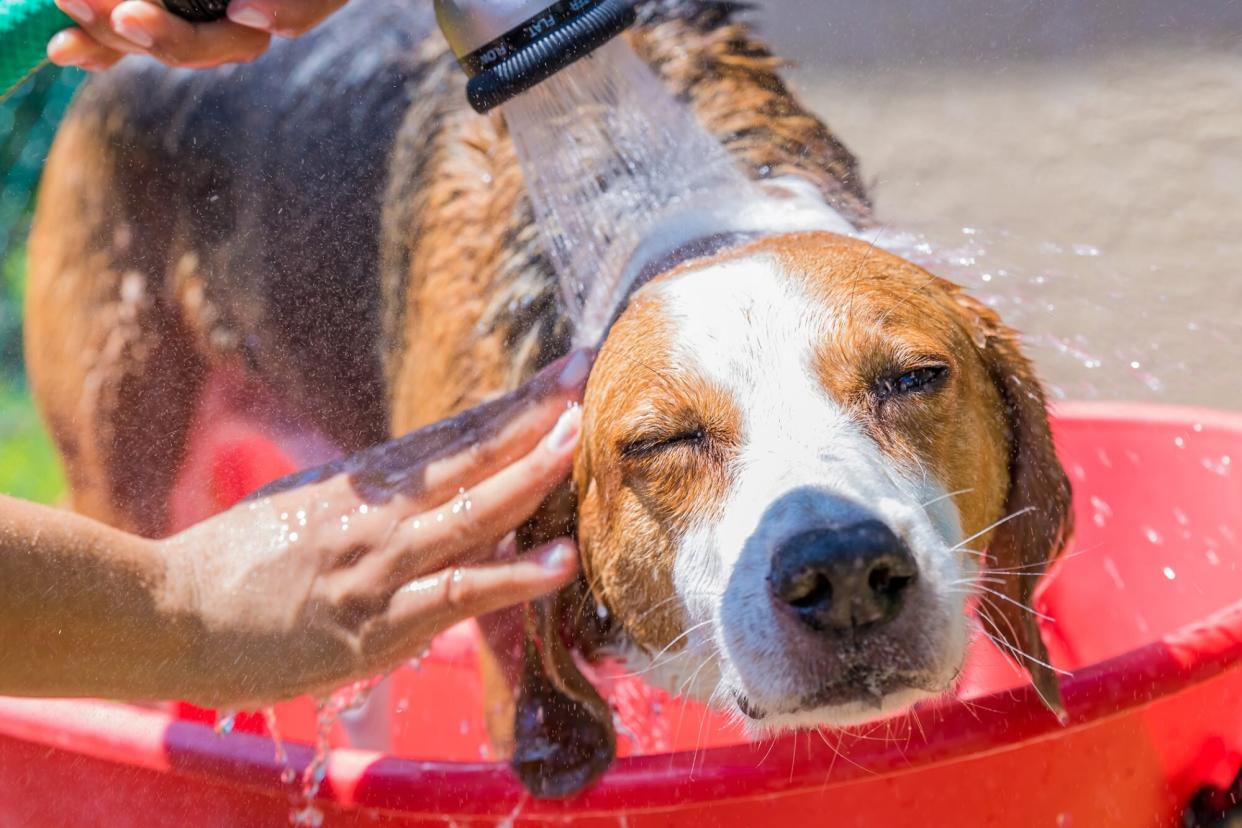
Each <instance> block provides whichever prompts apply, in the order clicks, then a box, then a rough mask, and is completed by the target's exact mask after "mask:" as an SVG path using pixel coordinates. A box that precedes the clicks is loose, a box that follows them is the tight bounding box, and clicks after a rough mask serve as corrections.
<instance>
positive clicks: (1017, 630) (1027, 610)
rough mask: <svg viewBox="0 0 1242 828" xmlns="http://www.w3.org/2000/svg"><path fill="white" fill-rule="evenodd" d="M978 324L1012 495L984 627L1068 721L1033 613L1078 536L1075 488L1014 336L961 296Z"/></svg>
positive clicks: (996, 542)
mask: <svg viewBox="0 0 1242 828" xmlns="http://www.w3.org/2000/svg"><path fill="white" fill-rule="evenodd" d="M957 300H958V302H959V304H960V305H961V306H962V307H963V308H964V309H965V310H966V311H967V316H968V317H969V318H970V323H971V324H973V325H974V326H975V327H974V330H973V331H972V333H973V335H974V336H973V338H974V340H975V342H976V343H977V344H978V343H982V344H979V349H980V352H981V355H982V357H983V361H984V364H985V365H986V367H987V370H988V372H989V373H990V374H991V377H992V381H993V382H994V383H995V385H996V388H997V389H998V391H999V393H1000V399H1001V404H1002V405H1003V406H1004V409H1005V418H1006V422H1007V424H1008V432H1009V492H1008V495H1007V496H1006V499H1005V512H1004V516H1003V518H1004V523H1002V524H1000V525H999V526H997V527H996V529H995V530H993V533H992V539H991V541H990V543H989V544H988V548H987V551H988V558H989V561H990V562H991V563H992V565H993V566H994V567H995V568H996V569H997V571H996V572H995V573H993V576H994V577H997V578H1000V579H1001V581H1002V586H1000V590H1001V591H1002V592H1003V593H1004V594H1005V596H1006V597H1007V598H1008V599H1009V600H1008V601H993V602H990V603H989V606H988V607H987V608H986V611H984V610H983V609H981V610H980V621H981V622H982V623H983V624H984V625H985V626H988V627H990V628H991V629H990V632H992V633H993V634H995V635H997V636H999V637H1000V639H1001V640H1002V641H1003V642H1004V643H1005V644H1007V645H1008V646H1009V647H1012V648H1013V649H1014V650H1015V651H1016V652H1017V653H1022V654H1024V655H1025V657H1021V656H1019V657H1018V658H1017V660H1018V661H1021V662H1022V666H1023V667H1025V668H1027V670H1028V671H1029V672H1030V674H1031V678H1032V680H1033V682H1034V684H1035V689H1036V690H1037V691H1038V692H1039V695H1040V697H1041V698H1042V699H1043V700H1044V703H1045V704H1047V706H1048V708H1049V709H1050V710H1052V712H1053V713H1055V714H1057V716H1058V717H1059V718H1063V717H1064V708H1063V706H1062V703H1061V691H1060V688H1059V686H1058V684H1057V673H1056V671H1055V670H1054V669H1053V668H1052V667H1050V666H1047V665H1049V661H1048V651H1047V649H1046V648H1045V647H1044V642H1043V639H1042V638H1041V637H1040V633H1039V626H1038V624H1037V623H1036V616H1035V614H1034V611H1033V608H1032V601H1033V597H1034V593H1035V587H1036V584H1037V582H1038V578H1037V577H1036V576H1037V575H1039V574H1041V573H1043V572H1044V571H1045V569H1046V567H1047V565H1048V564H1049V563H1050V562H1051V561H1052V560H1053V559H1054V558H1055V557H1056V556H1057V555H1058V554H1060V552H1061V550H1062V549H1063V548H1064V547H1065V545H1066V543H1068V542H1069V539H1070V535H1071V533H1072V530H1073V514H1072V512H1071V510H1070V503H1071V498H1070V494H1071V493H1070V482H1069V478H1068V477H1067V476H1066V474H1065V471H1064V469H1062V467H1061V463H1060V461H1059V460H1058V459H1057V455H1056V450H1055V447H1054V446H1053V442H1052V432H1051V430H1050V429H1049V427H1048V412H1047V408H1046V402H1045V398H1044V391H1043V388H1042V387H1041V386H1040V383H1039V380H1038V379H1037V378H1036V376H1035V372H1034V370H1033V369H1032V367H1031V363H1030V361H1029V360H1027V358H1026V357H1025V356H1024V355H1023V354H1022V352H1021V349H1020V348H1019V346H1018V341H1017V335H1016V334H1015V333H1014V332H1013V331H1011V330H1010V329H1009V328H1007V327H1006V326H1005V325H1004V324H1003V323H1002V322H1001V321H1000V319H999V317H997V315H996V314H995V313H994V312H993V311H992V310H991V309H990V308H988V307H987V306H985V305H983V304H982V303H980V302H978V301H976V300H974V299H971V298H969V297H967V296H965V295H964V294H960V293H959V294H958V295H957Z"/></svg>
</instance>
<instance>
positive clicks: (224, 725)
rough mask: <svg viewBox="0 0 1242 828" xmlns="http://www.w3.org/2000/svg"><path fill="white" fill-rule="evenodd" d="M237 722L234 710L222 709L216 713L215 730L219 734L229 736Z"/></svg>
mask: <svg viewBox="0 0 1242 828" xmlns="http://www.w3.org/2000/svg"><path fill="white" fill-rule="evenodd" d="M236 724H237V714H236V713H234V712H233V711H232V710H221V711H219V712H217V713H216V724H215V731H216V735H217V736H227V735H229V734H230V733H232V732H233V727H234V725H236Z"/></svg>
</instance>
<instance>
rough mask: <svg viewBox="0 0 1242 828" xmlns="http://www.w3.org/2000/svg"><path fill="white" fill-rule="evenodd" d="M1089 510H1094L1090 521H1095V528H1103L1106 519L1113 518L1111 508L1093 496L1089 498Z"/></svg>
mask: <svg viewBox="0 0 1242 828" xmlns="http://www.w3.org/2000/svg"><path fill="white" fill-rule="evenodd" d="M1091 508H1092V509H1094V510H1095V514H1094V516H1093V518H1092V519H1093V520H1094V521H1095V525H1096V526H1100V527H1103V526H1104V524H1105V523H1107V522H1108V519H1109V518H1111V517H1112V516H1113V510H1112V507H1111V506H1109V505H1108V503H1106V502H1105V501H1103V500H1101V499H1100V498H1098V497H1095V496H1094V495H1092V497H1091Z"/></svg>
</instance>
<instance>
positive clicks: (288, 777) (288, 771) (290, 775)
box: [280, 768, 298, 785]
mask: <svg viewBox="0 0 1242 828" xmlns="http://www.w3.org/2000/svg"><path fill="white" fill-rule="evenodd" d="M297 778H298V772H297V771H295V770H294V769H293V768H285V769H284V770H282V771H281V772H280V781H281V782H283V783H285V784H286V785H292V784H293V780H295V779H297Z"/></svg>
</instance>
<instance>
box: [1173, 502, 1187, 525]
mask: <svg viewBox="0 0 1242 828" xmlns="http://www.w3.org/2000/svg"><path fill="white" fill-rule="evenodd" d="M1173 519H1174V520H1176V521H1177V522H1178V523H1179V524H1180V525H1182V526H1189V525H1190V517H1189V516H1188V515H1187V514H1186V513H1185V512H1183V511H1182V510H1181V509H1178V508H1177V507H1176V506H1175V507H1173Z"/></svg>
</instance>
